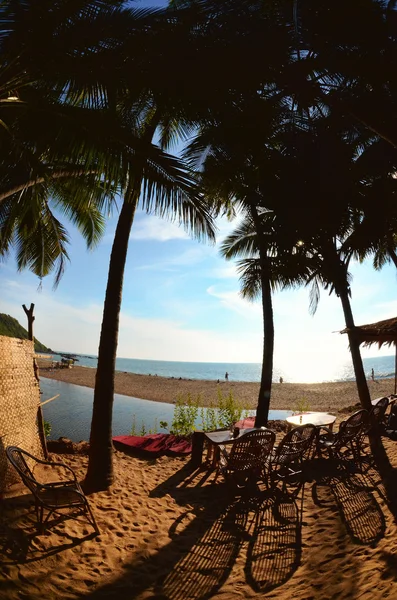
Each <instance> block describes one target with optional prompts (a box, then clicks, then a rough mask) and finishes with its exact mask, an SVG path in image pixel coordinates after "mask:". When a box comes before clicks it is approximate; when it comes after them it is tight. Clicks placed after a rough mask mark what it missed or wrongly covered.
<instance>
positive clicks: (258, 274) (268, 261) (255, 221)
mask: <svg viewBox="0 0 397 600" xmlns="http://www.w3.org/2000/svg"><path fill="white" fill-rule="evenodd" d="M250 209H251V210H250ZM251 211H252V207H250V208H247V211H246V213H245V219H244V220H243V222H242V223H241V224H240V225H239V226H238V227H236V229H235V230H234V231H233V232H232V233H231V234H230V235H229V236H227V237H226V238H225V240H224V241H223V243H222V245H221V254H222V255H223V256H224V257H225V258H226V259H227V260H232V259H235V258H236V257H243V258H242V260H239V261H238V262H237V270H238V272H239V273H240V281H241V294H242V296H243V297H244V298H247V299H248V300H255V299H256V298H258V296H261V298H262V315H263V329H264V336H263V357H262V374H261V383H260V388H259V395H258V405H257V410H256V419H255V427H261V426H263V425H266V424H267V420H268V416H269V408H270V396H271V383H272V376H273V352H274V321H273V307H272V293H273V292H274V291H276V290H278V289H280V290H285V289H288V288H291V287H295V286H298V285H302V284H304V283H305V282H306V281H307V278H308V277H309V269H308V265H307V264H306V261H305V255H304V254H303V253H302V252H300V249H301V247H300V246H299V245H297V246H296V247H295V248H293V249H292V251H283V250H282V249H281V248H282V244H281V243H280V235H281V236H282V228H281V230H280V227H277V225H278V224H277V217H276V215H275V213H273V212H263V213H262V214H260V213H259V212H258V209H256V210H255V213H254V215H253V214H252V212H251ZM261 238H262V239H265V240H266V242H265V244H263V243H261V242H260V240H261Z"/></svg>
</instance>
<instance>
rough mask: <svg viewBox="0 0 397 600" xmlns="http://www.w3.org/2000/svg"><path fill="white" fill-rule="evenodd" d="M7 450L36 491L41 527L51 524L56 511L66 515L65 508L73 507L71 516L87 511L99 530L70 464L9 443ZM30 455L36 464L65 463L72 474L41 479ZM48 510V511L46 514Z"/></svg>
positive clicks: (16, 466)
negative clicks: (51, 478) (41, 456)
mask: <svg viewBox="0 0 397 600" xmlns="http://www.w3.org/2000/svg"><path fill="white" fill-rule="evenodd" d="M6 454H7V458H8V460H9V461H10V463H11V464H12V466H13V467H14V468H15V469H16V470H17V471H18V473H19V475H20V477H21V479H22V481H23V483H24V484H25V485H26V487H28V488H29V490H30V491H31V492H32V494H33V497H34V500H35V506H36V514H37V521H38V527H39V530H40V531H43V530H44V529H45V526H46V525H47V524H48V519H49V518H50V516H51V515H52V514H53V513H55V514H58V515H63V516H64V515H65V513H63V512H61V511H63V510H64V509H69V510H71V511H72V514H70V516H77V515H78V514H83V515H85V517H86V518H87V520H88V522H89V523H90V524H91V525H92V526H93V528H94V529H95V532H96V533H99V529H98V525H97V524H96V521H95V517H94V515H93V514H92V511H91V508H90V506H89V504H88V500H87V498H86V497H85V495H84V492H83V490H82V489H81V487H80V484H79V482H78V481H77V478H76V475H75V473H74V472H73V470H72V469H71V468H70V467H68V466H67V465H65V464H64V463H58V462H49V461H45V460H41V459H39V458H36V457H35V456H32V454H29V452H26V451H25V450H22V449H21V448H18V447H17V446H8V448H7V449H6ZM27 459H28V460H30V461H34V463H35V465H34V466H36V464H42V465H47V466H50V467H63V468H64V469H66V470H67V471H68V472H69V473H71V475H72V477H69V479H67V480H63V481H54V482H51V483H41V482H40V481H38V480H37V479H36V477H35V476H34V475H33V471H34V467H33V469H31V468H30V467H29V464H28V460H27ZM44 510H47V511H48V513H47V516H46V517H45V518H44Z"/></svg>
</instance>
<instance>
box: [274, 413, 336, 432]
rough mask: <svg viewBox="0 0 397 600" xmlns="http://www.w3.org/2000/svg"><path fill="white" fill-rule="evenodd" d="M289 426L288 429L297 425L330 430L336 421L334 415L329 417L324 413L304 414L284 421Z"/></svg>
mask: <svg viewBox="0 0 397 600" xmlns="http://www.w3.org/2000/svg"><path fill="white" fill-rule="evenodd" d="M285 420H286V421H287V423H288V425H289V429H291V428H292V427H298V426H299V425H308V424H309V423H310V424H311V425H315V426H316V427H322V426H325V427H329V428H330V429H331V430H332V428H333V426H334V423H335V421H336V417H335V416H334V415H330V414H329V413H325V412H305V413H302V414H298V415H293V416H292V417H287V418H286V419H285Z"/></svg>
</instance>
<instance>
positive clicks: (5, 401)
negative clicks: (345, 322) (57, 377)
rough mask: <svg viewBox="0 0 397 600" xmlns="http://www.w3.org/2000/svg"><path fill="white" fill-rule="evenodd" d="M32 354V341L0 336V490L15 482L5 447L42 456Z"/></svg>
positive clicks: (38, 393) (37, 392)
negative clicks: (16, 448) (14, 447)
mask: <svg viewBox="0 0 397 600" xmlns="http://www.w3.org/2000/svg"><path fill="white" fill-rule="evenodd" d="M33 357H34V349H33V342H31V341H29V340H20V339H17V338H10V337H5V336H0V492H1V491H3V490H4V489H5V488H6V487H8V486H9V485H11V484H12V483H15V482H16V481H19V478H18V475H17V474H16V473H15V471H14V469H13V468H12V466H11V465H9V464H8V461H7V458H6V455H5V448H6V447H7V446H19V447H20V448H23V449H24V450H27V451H28V452H30V453H31V454H33V455H35V456H38V457H39V458H41V457H43V449H42V445H41V441H40V436H39V429H38V421H37V413H38V407H39V404H40V388H39V384H38V381H37V379H36V377H35V373H34V368H33V360H34V358H33Z"/></svg>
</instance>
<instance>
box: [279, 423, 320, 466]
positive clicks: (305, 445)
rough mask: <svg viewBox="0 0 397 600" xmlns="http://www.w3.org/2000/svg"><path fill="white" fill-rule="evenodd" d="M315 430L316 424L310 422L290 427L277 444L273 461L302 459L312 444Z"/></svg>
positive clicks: (281, 461)
mask: <svg viewBox="0 0 397 600" xmlns="http://www.w3.org/2000/svg"><path fill="white" fill-rule="evenodd" d="M316 431H317V430H316V426H315V425H312V424H310V423H308V424H307V425H300V426H299V427H295V428H294V429H291V431H289V432H288V433H287V434H286V435H285V436H284V438H283V439H282V440H281V442H280V443H279V445H278V446H277V450H276V453H275V462H278V463H283V462H292V461H295V460H303V459H304V458H305V457H306V456H307V455H308V454H309V452H310V450H311V448H312V446H313V443H314V439H315V436H316Z"/></svg>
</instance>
